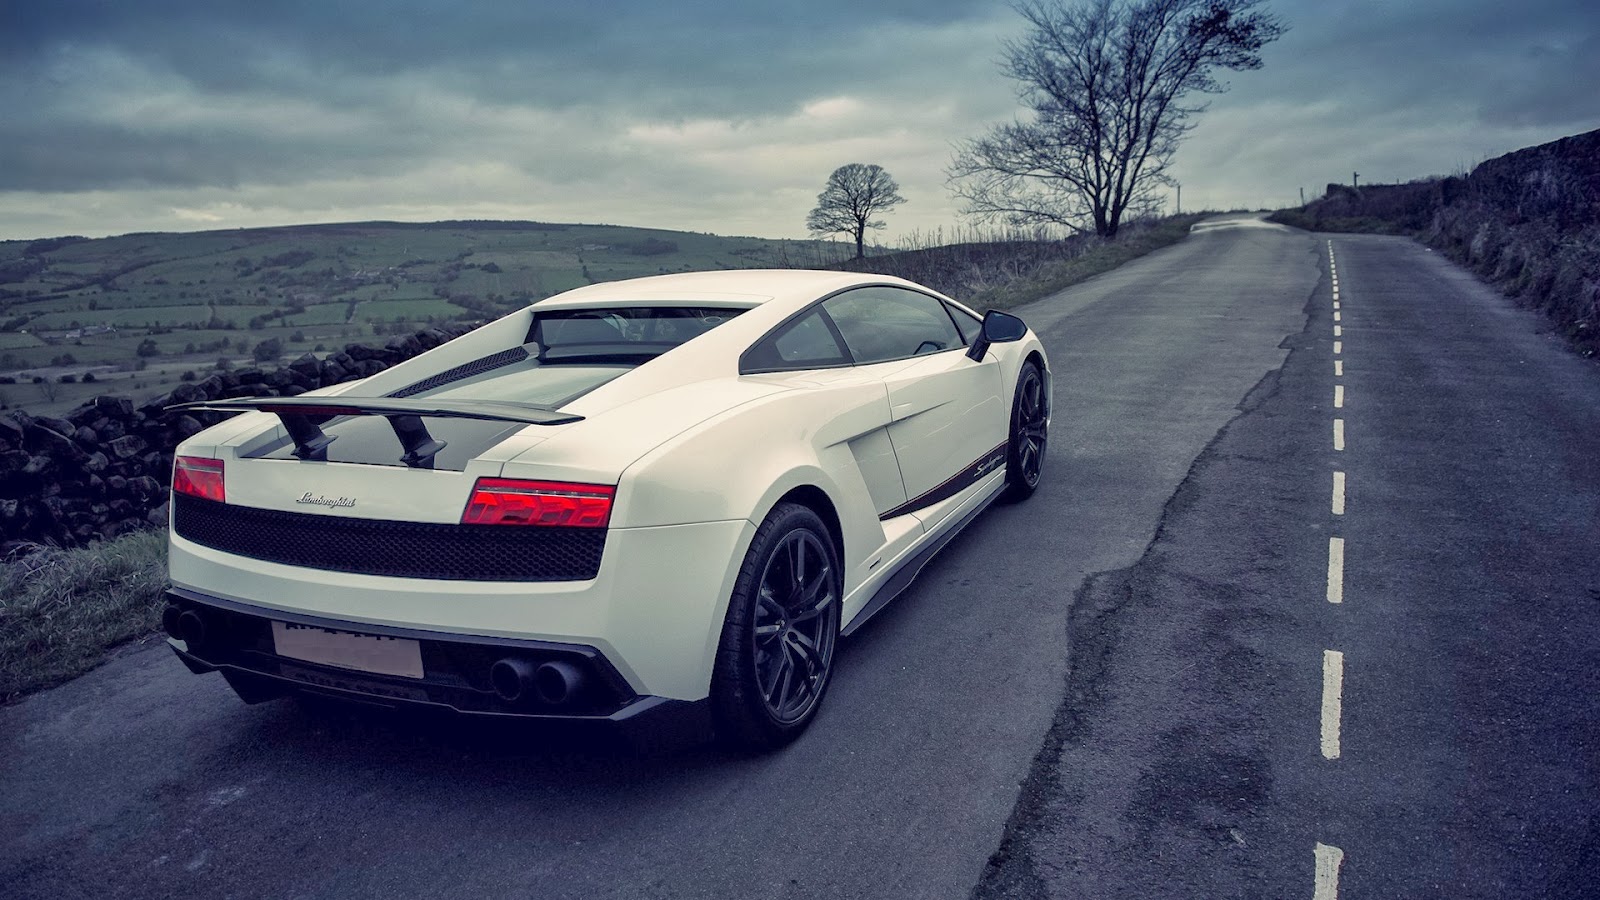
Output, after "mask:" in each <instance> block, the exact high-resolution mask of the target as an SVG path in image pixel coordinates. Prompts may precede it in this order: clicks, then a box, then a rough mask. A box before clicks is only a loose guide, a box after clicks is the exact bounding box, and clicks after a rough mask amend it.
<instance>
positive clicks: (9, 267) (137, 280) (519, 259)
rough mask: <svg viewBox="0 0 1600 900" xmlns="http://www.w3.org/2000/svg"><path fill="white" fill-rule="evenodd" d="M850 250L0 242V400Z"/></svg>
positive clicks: (643, 234) (536, 227) (236, 234)
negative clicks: (648, 278) (649, 280)
mask: <svg viewBox="0 0 1600 900" xmlns="http://www.w3.org/2000/svg"><path fill="white" fill-rule="evenodd" d="M843 252H844V251H843V249H842V245H840V244H833V243H819V242H810V241H776V240H765V239H761V238H738V237H734V238H729V237H719V236H717V235H710V234H697V233H692V232H681V231H663V230H656V229H644V228H625V227H619V226H611V225H555V224H544V223H538V222H439V223H432V224H404V223H392V222H390V223H385V222H370V223H358V224H350V225H308V226H293V227H285V228H260V229H244V230H236V231H212V232H200V233H194V234H130V235H123V236H121V237H112V238H100V239H94V240H88V239H82V238H49V239H44V240H37V241H3V242H0V379H3V378H9V379H11V380H12V381H13V382H15V383H14V384H4V383H3V382H0V406H3V405H11V406H25V407H27V408H28V409H30V410H33V411H35V412H48V411H58V410H60V409H65V408H67V407H68V406H70V404H71V403H72V402H76V400H78V399H79V398H80V395H81V396H92V395H93V394H95V393H104V392H105V391H106V390H107V389H108V388H111V387H113V385H108V384H106V382H107V381H108V380H110V381H113V382H115V385H114V389H116V390H130V391H133V392H137V391H145V392H154V391H156V390H157V389H159V387H160V386H161V385H162V384H171V383H173V382H174V381H175V380H176V379H177V378H179V377H181V376H182V373H183V372H184V371H196V372H197V374H199V375H201V376H203V374H204V373H205V372H206V371H207V370H208V369H210V368H212V367H214V366H215V365H216V364H217V361H218V359H219V358H224V357H226V358H228V359H229V360H230V362H232V363H245V362H247V361H249V360H251V358H252V351H253V350H254V348H255V347H256V346H257V345H258V344H260V343H261V342H262V341H265V340H268V339H270V338H276V339H277V340H278V341H279V342H280V343H281V345H282V348H283V356H284V358H293V357H295V356H298V355H300V354H302V353H305V352H308V351H313V352H314V351H317V350H319V349H322V350H333V349H338V348H339V347H342V346H343V345H344V344H346V343H350V342H355V341H365V342H371V341H374V340H377V341H381V340H383V337H382V336H383V335H387V334H397V333H401V332H406V331H411V330H415V329H417V328H420V327H423V326H425V325H428V324H430V323H438V322H445V321H451V320H467V321H479V320H485V319H490V318H493V317H496V316H499V315H502V314H504V313H506V312H509V311H511V310H513V309H516V308H519V307H522V306H526V305H527V304H529V303H532V302H536V301H538V300H541V299H543V298H545V297H548V296H551V295H552V294H557V293H560V292H561V291H565V290H569V289H571V288H574V287H578V286H580V285H584V284H590V283H593V282H598V281H612V280H616V279H620V278H633V277H637V276H641V275H655V274H661V273H667V272H686V271H697V270H704V269H729V268H753V267H764V266H786V265H794V264H795V263H796V262H797V261H802V260H803V261H805V262H807V263H809V264H823V263H831V262H835V261H837V260H838V259H839V257H840V254H841V253H843ZM86 373H87V374H92V375H93V376H94V381H92V382H91V383H90V384H88V385H85V384H83V383H82V379H83V376H84V375H85V374H86ZM63 376H67V377H68V378H69V379H70V380H69V381H67V382H63V381H62V380H61V379H62V377H63ZM35 379H43V380H44V383H42V384H41V383H38V382H36V381H35ZM97 384H98V385H99V387H98V388H96V387H95V385H97ZM86 389H87V390H86Z"/></svg>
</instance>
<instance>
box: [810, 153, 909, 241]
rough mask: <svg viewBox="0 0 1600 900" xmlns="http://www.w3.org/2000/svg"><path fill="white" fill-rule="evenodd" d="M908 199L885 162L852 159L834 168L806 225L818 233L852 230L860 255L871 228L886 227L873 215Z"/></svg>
mask: <svg viewBox="0 0 1600 900" xmlns="http://www.w3.org/2000/svg"><path fill="white" fill-rule="evenodd" d="M904 202H906V198H904V197H902V196H900V185H898V184H896V183H895V180H894V179H893V178H891V177H890V176H889V173H888V172H885V171H884V170H883V167H882V166H878V165H864V164H862V163H850V164H848V165H843V166H840V167H839V168H837V169H834V170H833V174H832V175H829V176H828V183H827V185H826V186H824V187H823V189H822V193H820V194H818V195H817V208H816V209H813V210H812V211H811V213H810V214H809V215H807V216H806V228H807V229H809V230H810V231H811V233H812V234H815V235H825V234H848V235H850V236H852V237H854V238H855V239H856V259H860V258H861V257H862V256H863V255H865V253H864V251H865V244H866V235H867V229H869V228H873V229H877V228H882V227H883V222H882V221H881V220H878V221H874V220H873V218H872V217H873V216H875V215H877V214H878V213H881V212H883V211H884V210H887V209H890V208H892V207H894V206H898V205H899V204H901V203H904Z"/></svg>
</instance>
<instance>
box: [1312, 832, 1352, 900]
mask: <svg viewBox="0 0 1600 900" xmlns="http://www.w3.org/2000/svg"><path fill="white" fill-rule="evenodd" d="M1314 852H1315V853H1316V855H1317V880H1316V892H1315V893H1313V894H1312V895H1311V900H1339V865H1340V864H1341V863H1343V862H1344V851H1343V850H1340V849H1339V848H1338V847H1330V846H1328V845H1327V844H1322V843H1319V844H1317V846H1316V848H1315V851H1314Z"/></svg>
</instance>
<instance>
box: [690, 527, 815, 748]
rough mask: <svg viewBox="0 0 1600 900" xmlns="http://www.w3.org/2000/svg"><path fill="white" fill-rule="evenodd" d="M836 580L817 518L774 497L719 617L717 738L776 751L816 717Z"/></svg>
mask: <svg viewBox="0 0 1600 900" xmlns="http://www.w3.org/2000/svg"><path fill="white" fill-rule="evenodd" d="M842 586H843V579H842V577H841V571H840V565H839V560H838V553H837V551H835V549H834V546H833V539H832V537H831V536H830V535H829V533H828V528H827V526H826V525H825V524H823V521H822V519H821V518H820V517H818V516H817V514H816V513H815V512H812V511H811V510H810V509H809V508H807V507H805V506H801V505H799V504H797V503H780V504H778V506H777V507H776V508H774V509H773V510H772V512H771V513H770V514H768V516H767V518H766V520H765V521H764V522H762V523H761V527H760V528H758V529H756V535H755V538H754V539H753V540H751V542H750V550H749V551H748V552H747V553H746V554H745V559H744V564H743V566H742V567H741V568H740V570H739V578H738V580H737V582H735V584H734V588H733V596H732V597H731V598H730V599H729V601H728V614H727V617H726V618H725V619H724V621H723V626H722V639H721V642H720V644H719V645H718V648H717V656H716V661H715V664H714V667H713V669H712V674H711V708H712V714H713V716H714V717H715V723H716V730H717V737H718V738H719V739H720V740H721V741H722V742H723V743H725V744H727V745H729V746H732V747H734V748H737V749H742V750H774V749H777V748H779V747H782V746H784V745H785V744H788V743H789V742H790V741H793V740H794V739H795V738H797V737H799V736H800V734H801V732H803V731H805V729H806V727H807V726H808V725H810V724H811V720H812V719H814V718H816V714H817V709H818V708H819V707H820V706H821V705H822V697H823V695H824V694H825V693H826V692H827V689H828V682H829V681H830V679H831V677H832V674H833V655H834V649H835V647H836V646H837V644H838V640H839V608H840V604H841V601H842V600H843V597H842Z"/></svg>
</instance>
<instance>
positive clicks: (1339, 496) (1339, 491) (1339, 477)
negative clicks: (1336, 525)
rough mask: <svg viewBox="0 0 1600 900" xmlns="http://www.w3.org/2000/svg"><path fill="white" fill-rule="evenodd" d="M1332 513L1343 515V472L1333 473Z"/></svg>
mask: <svg viewBox="0 0 1600 900" xmlns="http://www.w3.org/2000/svg"><path fill="white" fill-rule="evenodd" d="M1333 514H1334V515H1336V516H1342V515H1344V473H1343V472H1335V473H1333Z"/></svg>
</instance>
